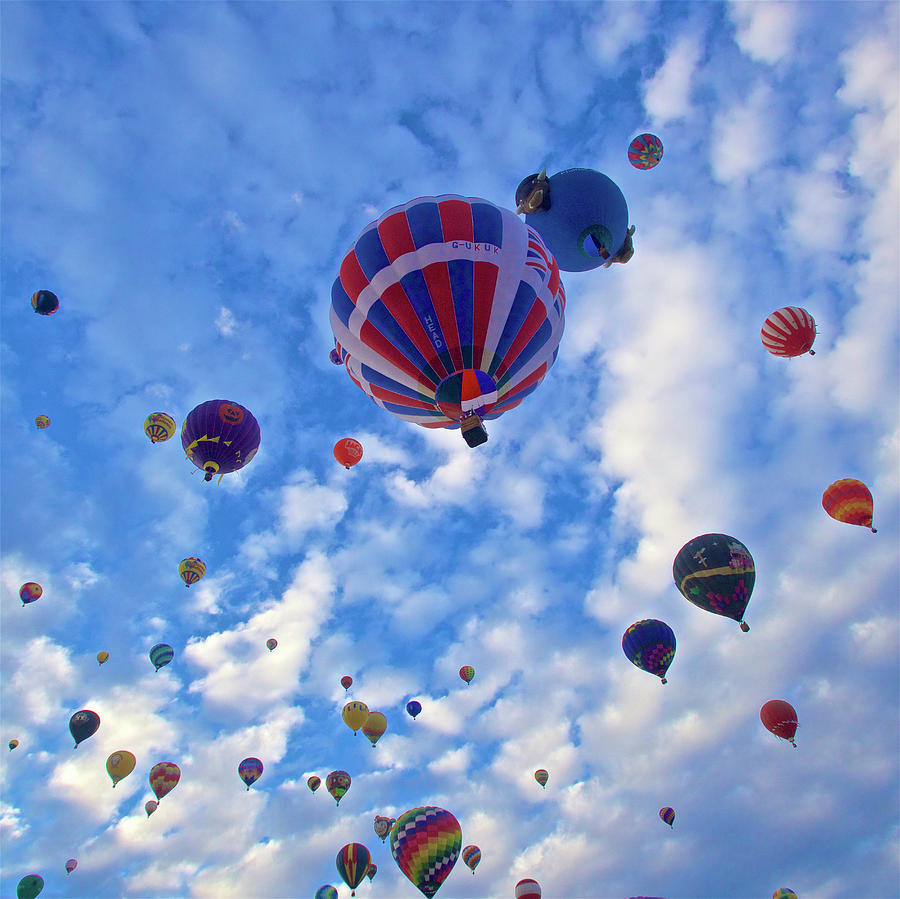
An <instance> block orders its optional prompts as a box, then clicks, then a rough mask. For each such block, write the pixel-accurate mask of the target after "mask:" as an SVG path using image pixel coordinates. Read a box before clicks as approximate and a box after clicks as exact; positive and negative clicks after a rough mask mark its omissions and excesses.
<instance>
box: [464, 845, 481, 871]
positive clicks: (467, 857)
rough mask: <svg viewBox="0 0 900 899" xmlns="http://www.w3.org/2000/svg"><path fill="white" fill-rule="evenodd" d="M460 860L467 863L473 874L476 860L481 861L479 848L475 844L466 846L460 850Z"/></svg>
mask: <svg viewBox="0 0 900 899" xmlns="http://www.w3.org/2000/svg"><path fill="white" fill-rule="evenodd" d="M462 860H463V864H465V865H468V867H470V868H471V869H472V873H473V874H474V873H475V869H476V868H477V867H478V862H480V861H481V850H480V849H479V848H478V847H477V846H466V848H465V849H463V851H462Z"/></svg>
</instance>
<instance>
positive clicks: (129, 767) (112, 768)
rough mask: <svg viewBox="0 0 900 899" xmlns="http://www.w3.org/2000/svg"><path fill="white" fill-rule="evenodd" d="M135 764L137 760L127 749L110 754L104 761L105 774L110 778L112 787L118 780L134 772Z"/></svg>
mask: <svg viewBox="0 0 900 899" xmlns="http://www.w3.org/2000/svg"><path fill="white" fill-rule="evenodd" d="M136 764H137V759H135V757H134V755H133V754H132V753H130V752H129V751H128V750H127V749H117V750H116V751H115V752H113V753H110V755H109V758H108V759H107V760H106V773H107V774H108V775H109V776H110V777H111V778H112V782H113V784H112V785H113V787H115V785H116V784H117V783H118V782H119V781H120V780H122V779H123V778H125V777H128V775H129V774H131V772H132V771H134V766H135V765H136Z"/></svg>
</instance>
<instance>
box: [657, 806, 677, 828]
mask: <svg viewBox="0 0 900 899" xmlns="http://www.w3.org/2000/svg"><path fill="white" fill-rule="evenodd" d="M659 817H660V818H662V820H663V821H665V822H666V824H668V825H669V827H672V825H673V824H674V823H675V809H673V808H670V807H669V806H668V805H667V806H665V807H663V808H661V809H660V810H659Z"/></svg>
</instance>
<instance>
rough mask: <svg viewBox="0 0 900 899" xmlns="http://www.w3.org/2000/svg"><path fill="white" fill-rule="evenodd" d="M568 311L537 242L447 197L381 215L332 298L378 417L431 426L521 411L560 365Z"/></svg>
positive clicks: (478, 207)
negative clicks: (378, 410) (557, 363)
mask: <svg viewBox="0 0 900 899" xmlns="http://www.w3.org/2000/svg"><path fill="white" fill-rule="evenodd" d="M564 309H565V291H564V289H563V285H562V282H561V281H560V279H559V266H558V265H557V264H556V260H555V259H554V258H553V256H552V254H551V253H550V251H549V250H548V249H547V248H546V246H545V245H544V242H543V241H542V240H541V238H540V237H539V236H538V234H537V232H536V231H534V230H533V229H532V228H530V227H528V226H527V225H525V224H524V223H523V222H522V221H521V220H520V219H518V218H517V217H516V216H515V215H514V214H513V213H512V212H511V211H509V210H507V209H501V208H500V207H499V206H495V205H494V204H493V203H489V202H488V201H487V200H480V199H477V198H474V197H460V196H455V195H445V196H440V197H420V198H418V199H416V200H412V201H411V202H409V203H407V204H405V205H404V206H396V207H394V208H393V209H389V210H388V211H387V212H386V213H385V214H384V215H382V216H381V218H379V219H378V220H377V221H375V222H373V223H372V224H370V225H369V226H368V227H366V228H365V229H364V230H363V232H362V233H361V234H360V235H359V237H358V238H357V240H356V243H354V244H353V246H352V247H351V248H350V250H349V252H348V253H347V255H346V256H345V257H344V259H343V261H342V263H341V268H340V273H339V275H338V277H337V278H336V279H335V281H334V285H333V286H332V289H331V328H332V331H333V332H334V337H335V341H336V344H337V346H338V347H340V355H341V358H342V359H343V361H344V364H345V366H346V368H347V371H348V373H349V374H350V377H351V378H352V379H353V381H354V382H355V383H356V384H357V386H358V387H359V388H360V389H361V390H363V391H364V392H365V393H366V394H367V395H368V396H369V398H370V399H371V400H372V401H373V402H374V403H375V404H376V405H378V406H380V407H381V408H382V409H384V410H386V411H387V412H390V413H392V414H393V415H396V416H397V417H398V418H402V419H403V420H405V421H411V422H415V423H416V424H419V425H422V426H424V427H427V428H454V427H460V424H461V422H462V421H463V419H466V420H467V421H466V424H469V423H470V422H471V423H475V422H476V419H475V418H473V417H472V416H473V415H474V416H477V417H478V418H477V421H480V419H481V418H497V417H498V416H500V415H501V414H503V413H504V412H506V411H507V410H509V409H512V408H513V407H514V406H517V405H518V404H519V403H520V402H521V401H522V400H523V399H524V398H525V397H526V396H527V395H528V394H529V393H531V392H532V391H533V390H535V389H536V388H537V386H538V385H539V384H540V383H541V381H542V380H543V378H544V375H546V373H547V371H548V370H549V368H550V366H551V365H552V364H553V362H554V360H555V359H556V353H557V349H558V347H559V341H560V338H561V337H562V334H563V327H564V324H565V322H564ZM463 432H464V436H465V435H468V428H464V429H463ZM483 433H484V432H483V431H482V434H483ZM466 439H467V442H469V443H470V445H476V443H474V442H472V440H471V439H470V437H469V436H467V438H466ZM484 439H487V438H486V436H485V437H484ZM480 442H484V441H483V440H481V441H480Z"/></svg>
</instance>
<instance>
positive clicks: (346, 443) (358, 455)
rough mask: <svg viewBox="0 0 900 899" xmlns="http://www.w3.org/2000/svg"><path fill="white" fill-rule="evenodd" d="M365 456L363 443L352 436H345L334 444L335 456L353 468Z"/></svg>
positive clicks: (347, 466)
mask: <svg viewBox="0 0 900 899" xmlns="http://www.w3.org/2000/svg"><path fill="white" fill-rule="evenodd" d="M362 457H363V448H362V444H361V443H360V442H359V441H358V440H354V439H353V438H352V437H344V438H343V439H342V440H338V442H337V443H336V444H335V445H334V458H335V459H337V460H338V462H340V463H341V465H343V466H344V468H351V467H352V466H353V465H356V463H357V462H359V460H360V459H362Z"/></svg>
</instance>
